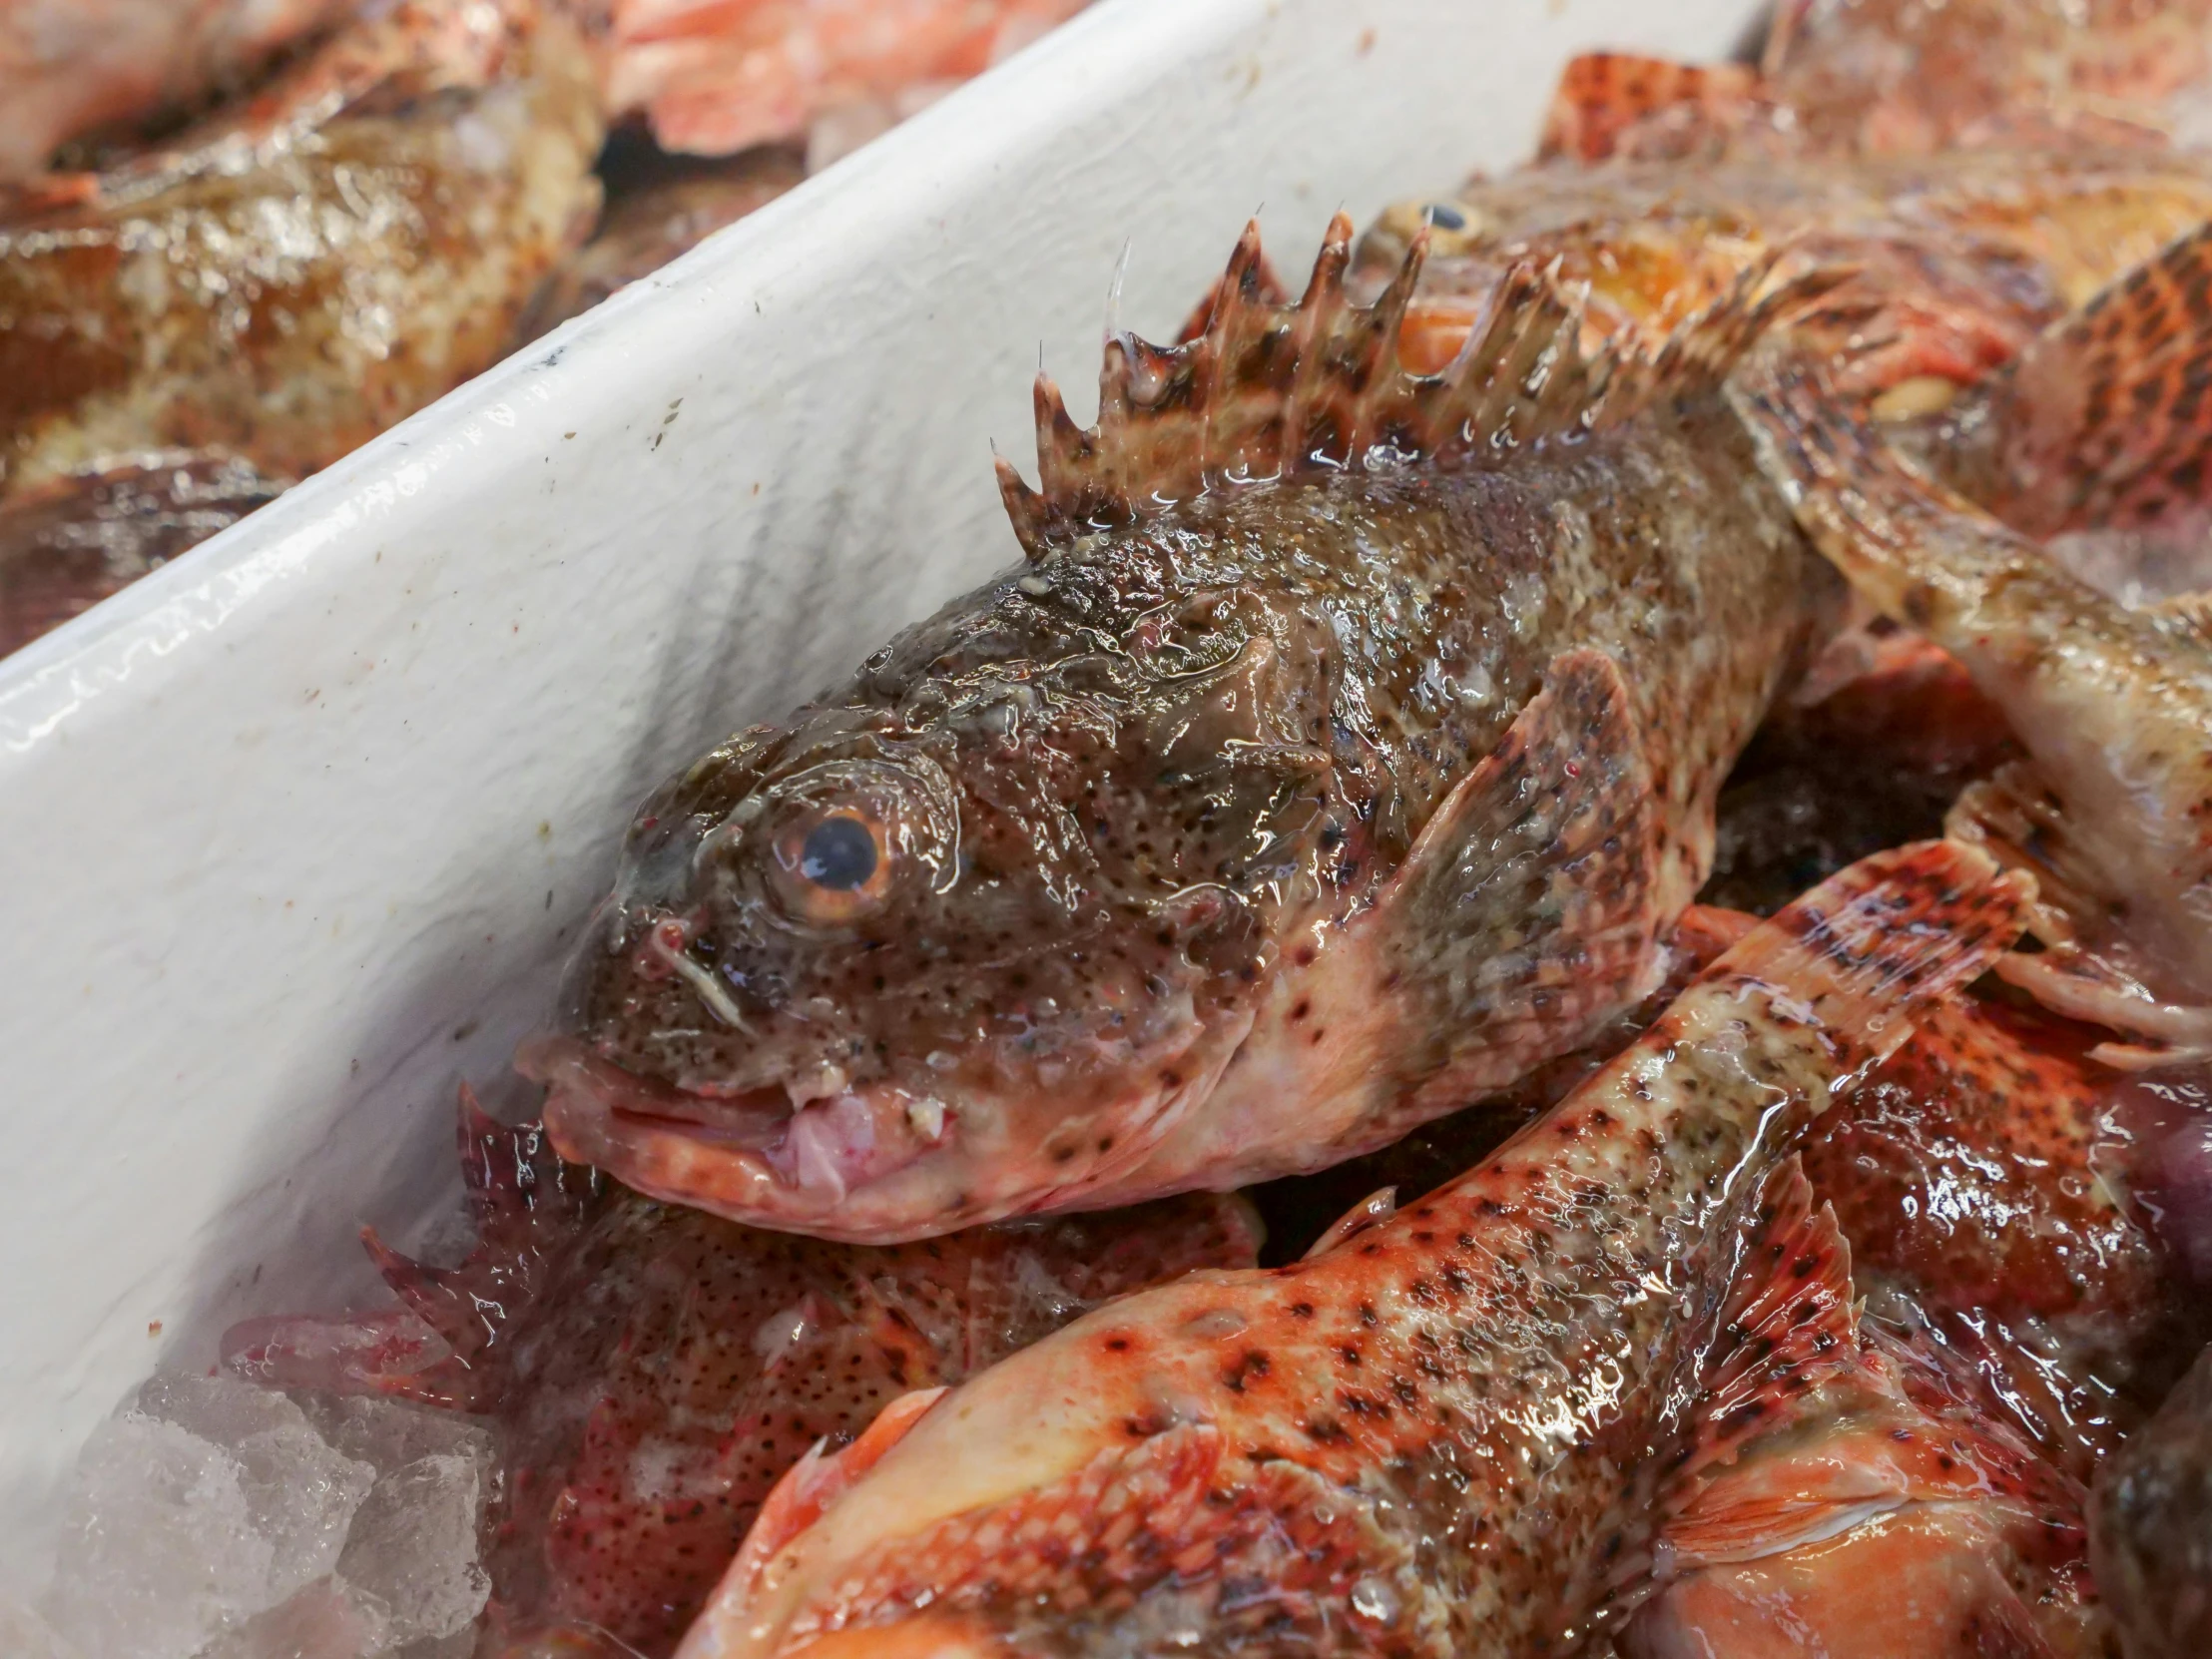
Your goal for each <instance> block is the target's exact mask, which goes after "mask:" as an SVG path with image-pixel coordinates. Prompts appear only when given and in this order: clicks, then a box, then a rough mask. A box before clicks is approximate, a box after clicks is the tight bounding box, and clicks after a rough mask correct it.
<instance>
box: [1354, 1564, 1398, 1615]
mask: <svg viewBox="0 0 2212 1659" xmlns="http://www.w3.org/2000/svg"><path fill="white" fill-rule="evenodd" d="M1352 1610H1353V1611H1354V1612H1355V1613H1357V1614H1359V1615H1360V1617H1362V1618H1363V1619H1368V1620H1371V1621H1373V1622H1374V1623H1376V1624H1390V1623H1393V1622H1395V1620H1396V1618H1397V1612H1398V1599H1397V1587H1396V1586H1395V1585H1393V1584H1392V1583H1391V1582H1390V1581H1389V1580H1388V1579H1386V1578H1383V1577H1379V1576H1378V1575H1377V1574H1375V1573H1372V1572H1371V1573H1369V1574H1368V1575H1367V1577H1365V1578H1363V1579H1361V1580H1360V1582H1359V1583H1357V1584H1355V1585H1353V1586H1352Z"/></svg>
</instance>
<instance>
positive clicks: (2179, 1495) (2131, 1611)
mask: <svg viewBox="0 0 2212 1659" xmlns="http://www.w3.org/2000/svg"><path fill="white" fill-rule="evenodd" d="M2089 1534H2090V1548H2091V1559H2092V1560H2093V1561H2094V1562H2095V1564H2096V1572H2097V1581H2098V1582H2099V1583H2100V1584H2102V1585H2103V1586H2104V1588H2105V1594H2106V1596H2107V1598H2108V1599H2109V1600H2110V1602H2111V1604H2112V1609H2113V1616H2114V1618H2115V1619H2116V1620H2117V1621H2118V1623H2119V1626H2120V1630H2121V1636H2122V1644H2121V1645H2122V1647H2123V1648H2124V1650H2125V1652H2126V1655H2127V1659H2184V1656H2186V1655H2194V1654H2199V1653H2204V1652H2207V1651H2212V1351H2208V1353H2207V1355H2205V1356H2201V1357H2199V1359H2198V1360H2197V1363H2196V1364H2195V1366H2193V1367H2192V1368H2191V1369H2190V1371H2189V1374H2188V1375H2187V1376H2186V1377H2185V1378H2183V1379H2182V1381H2181V1383H2180V1384H2179V1385H2178V1386H2177V1387H2175V1389H2174V1391H2173V1392H2172V1394H2171V1395H2170V1396H2168V1398H2167V1400H2166V1402H2165V1404H2164V1405H2162V1406H2161V1407H2160V1408H2159V1411H2158V1414H2157V1415H2156V1416H2155V1417H2153V1418H2152V1419H2151V1420H2150V1421H2149V1422H2148V1423H2146V1424H2145V1425H2144V1426H2143V1427H2142V1429H2141V1430H2139V1431H2138V1432H2137V1433H2136V1434H2135V1436H2134V1437H2133V1438H2132V1439H2130V1440H2129V1441H2128V1443H2127V1446H2126V1447H2125V1449H2123V1450H2122V1451H2121V1452H2120V1453H2119V1454H2118V1455H2117V1456H2116V1457H2114V1458H2113V1460H2112V1462H2111V1464H2110V1466H2108V1467H2107V1468H2105V1469H2104V1470H2103V1471H2102V1473H2101V1475H2100V1476H2099V1478H2098V1481H2097V1489H2096V1494H2095V1498H2094V1501H2093V1504H2092V1506H2091V1510H2090V1522H2089Z"/></svg>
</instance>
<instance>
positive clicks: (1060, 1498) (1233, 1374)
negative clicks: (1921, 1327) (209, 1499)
mask: <svg viewBox="0 0 2212 1659" xmlns="http://www.w3.org/2000/svg"><path fill="white" fill-rule="evenodd" d="M2024 890H2025V889H2024V884H2020V883H2017V882H2016V881H2015V879H2014V878H2012V877H2008V876H2001V875H1999V874H1998V873H1997V871H1996V866H1995V864H1994V862H1993V861H1992V860H1990V859H1989V858H1988V857H1987V856H1986V855H1984V854H1981V853H1978V852H1975V851H1972V850H1970V849H1965V848H1961V847H1957V846H1954V845H1951V844H1949V843H1941V842H1930V843H1922V844H1920V845H1918V846H1915V847H1912V848H1907V849H1903V850H1901V851H1899V852H1894V853H1885V854H1880V855H1877V856H1876V857H1875V858H1871V859H1868V860H1866V861H1864V862H1863V863H1861V864H1859V865H1856V866H1854V867H1853V869H1851V870H1849V871H1846V872H1845V873H1844V874H1842V875H1840V876H1838V877H1836V878H1834V879H1832V880H1831V881H1830V882H1828V883H1826V884H1824V885H1823V886H1822V887H1821V888H1819V889H1817V890H1816V891H1815V892H1814V893H1813V894H1810V895H1808V896H1807V897H1806V898H1804V899H1801V900H1800V901H1799V902H1798V903H1797V904H1794V905H1793V906H1791V907H1790V908H1789V909H1787V910H1785V911H1784V912H1782V914H1781V915H1780V916H1778V917H1777V918H1776V919H1775V920H1774V921H1772V922H1768V923H1765V924H1762V925H1761V926H1760V927H1759V928H1757V929H1755V930H1754V931H1753V932H1752V933H1751V934H1750V935H1748V936H1747V937H1746V938H1745V939H1744V940H1743V941H1742V942H1741V943H1739V944H1738V945H1737V946H1735V947H1733V948H1732V949H1731V950H1730V951H1729V952H1728V953H1727V954H1726V955H1724V956H1723V957H1722V958H1721V959H1720V961H1719V962H1718V963H1717V964H1716V965H1715V966H1714V968H1713V969H1712V970H1710V971H1709V972H1708V973H1707V974H1706V975H1705V976H1703V977H1702V978H1701V979H1699V980H1698V981H1696V982H1695V983H1693V984H1692V985H1691V986H1690V987H1689V988H1688V989H1687V990H1686V991H1685V992H1684V993H1683V994H1682V996H1681V997H1679V998H1678V999H1677V1000H1676V1001H1675V1003H1674V1005H1673V1007H1672V1008H1671V1009H1670V1010H1669V1012H1668V1013H1667V1014H1666V1015H1665V1016H1664V1017H1663V1018H1662V1019H1661V1020H1660V1021H1659V1022H1658V1024H1657V1025H1655V1026H1654V1027H1653V1028H1652V1029H1651V1030H1650V1031H1649V1032H1647V1033H1645V1034H1644V1036H1643V1037H1641V1038H1640V1039H1639V1040H1638V1041H1637V1042H1636V1043H1635V1044H1634V1045H1632V1046H1631V1047H1630V1048H1629V1049H1628V1050H1627V1051H1626V1052H1625V1053H1624V1054H1622V1055H1621V1056H1620V1057H1619V1058H1618V1059H1616V1060H1614V1061H1613V1062H1612V1063H1610V1064H1609V1065H1607V1066H1606V1067H1605V1068H1603V1069H1602V1070H1601V1071H1600V1072H1599V1073H1597V1074H1596V1076H1594V1077H1593V1078H1592V1079H1591V1080H1590V1081H1589V1082H1587V1083H1585V1084H1584V1085H1583V1086H1582V1087H1581V1088H1579V1089H1577V1090H1576V1091H1575V1093H1573V1094H1572V1095H1570V1096H1569V1097H1568V1098H1567V1099H1566V1100H1565V1101H1564V1102H1562V1103H1561V1105H1559V1106H1558V1107H1556V1108H1554V1109H1553V1110H1552V1111H1551V1112H1549V1113H1547V1114H1546V1115H1545V1116H1543V1117H1542V1118H1540V1119H1538V1120H1537V1121H1536V1123H1535V1124H1533V1125H1532V1126H1531V1127H1530V1128H1529V1129H1527V1130H1526V1131H1524V1132H1523V1133H1522V1134H1521V1135H1520V1136H1518V1137H1516V1138H1515V1139H1514V1140H1513V1141H1512V1142H1511V1143H1509V1144H1508V1145H1507V1146H1506V1147H1505V1148H1503V1149H1502V1150H1500V1151H1499V1152H1498V1153H1496V1154H1495V1155H1493V1156H1492V1157H1491V1158H1490V1159H1489V1160H1487V1161H1486V1162H1485V1163H1484V1164H1482V1165H1481V1166H1479V1167H1478V1168H1476V1169H1475V1170H1474V1171H1472V1172H1470V1173H1469V1174H1467V1175H1465V1176H1463V1177H1462V1178H1460V1179H1459V1180H1457V1181H1455V1182H1453V1183H1451V1184H1449V1185H1447V1186H1446V1187H1444V1188H1442V1189H1440V1190H1439V1191H1437V1192H1436V1193H1434V1194H1431V1195H1430V1196H1429V1197H1428V1198H1426V1199H1424V1200H1422V1201H1421V1202H1420V1203H1418V1204H1415V1205H1414V1206H1413V1207H1412V1208H1410V1209H1408V1210H1406V1211H1404V1212H1401V1213H1400V1214H1398V1215H1397V1216H1395V1217H1392V1218H1391V1219H1390V1220H1388V1221H1386V1222H1383V1223H1382V1224H1380V1225H1377V1226H1375V1227H1372V1228H1370V1229H1368V1230H1366V1231H1363V1232H1358V1233H1356V1234H1354V1235H1353V1236H1352V1237H1350V1238H1349V1239H1347V1240H1346V1241H1345V1242H1343V1243H1342V1244H1339V1245H1337V1246H1336V1247H1335V1248H1333V1249H1330V1250H1328V1251H1326V1252H1325V1253H1323V1254H1322V1255H1320V1256H1317V1257H1314V1258H1312V1259H1310V1260H1307V1261H1304V1262H1301V1263H1298V1264H1295V1265H1293V1266H1290V1267H1286V1268H1280V1269H1275V1270H1272V1271H1267V1272H1254V1273H1205V1274H1199V1275H1196V1276H1193V1277H1192V1278H1190V1279H1187V1280H1185V1281H1183V1282H1181V1283H1179V1284H1177V1285H1174V1286H1172V1287H1167V1288H1164V1289H1161V1290H1157V1291H1153V1292H1149V1293H1145V1294H1143V1295H1140V1296H1137V1297H1132V1298H1129V1299H1127V1300H1125V1301H1122V1302H1119V1303H1116V1304H1114V1305H1112V1306H1111V1307H1108V1308H1105V1309H1102V1310H1100V1311H1098V1312H1097V1313H1095V1314H1093V1315H1091V1316H1089V1317H1087V1318H1085V1319H1084V1320H1081V1321H1079V1322H1077V1323H1076V1324H1075V1325H1073V1326H1071V1327H1069V1328H1068V1329H1067V1330H1065V1331H1063V1332H1062V1333H1060V1334H1059V1335H1058V1336H1056V1337H1053V1338H1050V1339H1047V1340H1046V1341H1045V1342H1043V1343H1040V1344H1039V1345H1037V1346H1036V1347H1034V1348H1031V1349H1029V1350H1026V1351H1024V1352H1023V1353H1022V1354H1021V1355H1018V1356H1016V1357H1015V1358H1014V1359H1012V1360H1010V1361H1008V1362H1006V1363H1005V1364H1003V1365H1001V1366H999V1367H998V1368H996V1369H995V1370H993V1371H991V1372H988V1373H985V1374H983V1375H982V1376H981V1377H979V1378H977V1379H975V1380H973V1381H971V1382H970V1383H966V1384H964V1385H963V1386H961V1387H959V1388H956V1389H954V1390H953V1391H952V1392H950V1393H949V1394H946V1395H944V1396H942V1397H941V1398H936V1397H934V1396H932V1397H931V1399H929V1400H922V1399H917V1400H916V1401H915V1403H914V1406H913V1407H912V1408H911V1409H909V1410H908V1411H905V1412H903V1413H900V1414H899V1415H898V1416H897V1417H896V1419H895V1421H894V1423H893V1425H892V1426H891V1427H890V1428H888V1429H886V1430H884V1431H883V1432H882V1433H881V1434H879V1435H878V1434H877V1433H875V1431H872V1430H871V1433H870V1435H869V1436H868V1437H866V1438H865V1439H863V1441H861V1442H859V1443H856V1444H855V1446H854V1447H852V1448H851V1450H850V1451H848V1452H845V1453H840V1454H838V1455H837V1456H835V1457H831V1458H825V1457H822V1456H820V1455H818V1456H816V1457H813V1458H811V1459H809V1460H808V1461H807V1462H806V1463H803V1464H802V1465H801V1466H800V1468H799V1469H797V1470H795V1471H794V1472H793V1474H791V1475H788V1476H787V1477H786V1479H785V1482H784V1484H783V1485H782V1486H781V1487H780V1488H779V1490H778V1493H777V1494H775V1495H772V1496H771V1498H770V1500H769V1502H768V1504H767V1505H766V1506H764V1509H763V1512H762V1518H761V1521H760V1522H759V1523H758V1526H757V1528H756V1530H755V1533H754V1535H753V1536H752V1538H750V1539H749V1540H748V1543H747V1546H746V1549H745V1551H744V1553H743V1554H742V1555H741V1556H740V1558H739V1560H738V1561H737V1563H736V1564H735V1565H734V1566H733V1567H732V1569H731V1572H730V1574H729V1576H728V1577H727V1578H726V1579H725V1580H724V1583H723V1586H722V1588H721V1589H720V1590H719V1591H718V1592H717V1596H716V1598H715V1600H714V1601H713V1602H711V1603H710V1604H709V1607H708V1609H707V1611H706V1612H705V1613H704V1614H703V1615H702V1616H701V1619H700V1622H699V1623H698V1624H696V1625H695V1626H694V1627H693V1630H692V1632H691V1634H690V1635H689V1636H688V1637H687V1638H686V1645H685V1647H684V1648H683V1650H682V1653H683V1655H684V1659H709V1656H713V1659H740V1656H745V1659H753V1656H760V1655H769V1654H783V1655H800V1654H805V1655H807V1656H808V1659H832V1656H843V1655H868V1656H874V1655H882V1654H891V1653H898V1654H910V1655H933V1656H938V1659H953V1656H955V1655H967V1654H974V1653H981V1652H986V1651H988V1652H1007V1653H1022V1654H1059V1653H1073V1652H1082V1653H1099V1652H1112V1653H1128V1654H1132V1655H1139V1654H1150V1653H1164V1652H1170V1651H1177V1650H1180V1649H1183V1648H1187V1647H1189V1646H1192V1645H1197V1646H1199V1647H1201V1648H1202V1649H1204V1650H1205V1651H1210V1652H1224V1651H1242V1652H1251V1653H1291V1652H1299V1653H1316V1652H1318V1653H1366V1654H1408V1655H1411V1654H1436V1655H1442V1654H1447V1653H1448V1654H1461V1655H1477V1654H1496V1655H1505V1654H1518V1655H1527V1654H1538V1653H1564V1652H1568V1651H1572V1650H1574V1649H1575V1648H1576V1647H1577V1646H1579V1645H1580V1644H1581V1643H1582V1642H1583V1641H1584V1640H1585V1639H1586V1638H1587V1637H1588V1636H1589V1635H1590V1634H1591V1633H1592V1632H1593V1630H1596V1629H1600V1628H1604V1627H1607V1626H1609V1625H1611V1624H1612V1623H1614V1622H1616V1621H1617V1619H1618V1618H1619V1617H1621V1616H1623V1615H1624V1614H1625V1613H1626V1612H1627V1611H1628V1610H1629V1609H1630V1607H1631V1605H1632V1604H1633V1601H1634V1586H1635V1585H1636V1583H1637V1581H1638V1580H1640V1579H1641V1578H1643V1577H1644V1576H1645V1575H1646V1574H1647V1572H1648V1567H1649V1556H1648V1550H1649V1546H1650V1542H1651V1537H1652V1532H1653V1528H1654V1526H1655V1524H1656V1521H1657V1519H1658V1517H1659V1515H1660V1513H1661V1511H1660V1506H1659V1504H1658V1502H1657V1501H1656V1500H1657V1499H1658V1498H1659V1496H1660V1495H1661V1494H1662V1492H1664V1491H1666V1490H1668V1489H1670V1488H1671V1487H1672V1486H1673V1485H1674V1484H1675V1483H1678V1482H1681V1481H1683V1480H1685V1479H1689V1480H1692V1481H1694V1479H1695V1478H1696V1476H1697V1474H1698V1472H1699V1471H1700V1470H1701V1469H1703V1468H1706V1467H1708V1466H1713V1465H1717V1464H1718V1463H1721V1462H1724V1461H1725V1460H1726V1459H1727V1458H1728V1457H1729V1456H1730V1455H1732V1454H1733V1450H1734V1448H1735V1446H1736V1445H1738V1444H1739V1443H1741V1441H1742V1440H1743V1439H1744V1438H1745V1437H1746V1436H1747V1435H1749V1434H1752V1433H1754V1432H1756V1431H1757V1430H1758V1429H1759V1428H1760V1427H1761V1426H1762V1425H1763V1424H1764V1422H1765V1421H1766V1420H1768V1418H1769V1416H1770V1414H1771V1413H1772V1412H1773V1410H1774V1408H1775V1405H1776V1404H1777V1402H1778V1401H1780V1400H1783V1399H1787V1398H1788V1397H1790V1396H1791V1395H1792V1394H1794V1393H1797V1392H1800V1391H1803V1390H1807V1389H1810V1388H1812V1387H1814V1386H1815V1385H1816V1384H1817V1383H1818V1381H1819V1379H1820V1378H1821V1377H1822V1376H1823V1375H1824V1368H1826V1367H1828V1366H1830V1365H1832V1364H1835V1363H1840V1358H1841V1357H1842V1356H1843V1355H1845V1354H1846V1353H1847V1352H1848V1344H1847V1339H1848V1338H1849V1335H1850V1327H1849V1323H1848V1315H1849V1310H1850V1305H1851V1296H1850V1283H1849V1269H1848V1256H1847V1254H1846V1252H1845V1250H1844V1247H1843V1244H1842V1240H1841V1238H1840V1236H1839V1235H1838V1234H1837V1233H1836V1231H1835V1226H1834V1220H1833V1217H1832V1216H1831V1215H1829V1214H1828V1213H1827V1212H1825V1211H1823V1212H1820V1213H1818V1214H1816V1213H1815V1212H1814V1211H1813V1209H1812V1204H1811V1197H1810V1192H1809V1189H1808V1188H1807V1185H1806V1183H1805V1180H1804V1177H1803V1175H1802V1173H1801V1172H1800V1171H1799V1170H1798V1169H1797V1166H1796V1163H1795V1160H1794V1158H1793V1157H1792V1155H1791V1154H1792V1148H1793V1147H1794V1146H1795V1145H1796V1144H1797V1142H1798V1141H1799V1140H1800V1138H1801V1137H1802V1136H1803V1134H1804V1132H1805V1130H1806V1129H1807V1128H1808V1127H1809V1125H1810V1124H1811V1122H1812V1121H1813V1119H1814V1118H1815V1117H1816V1116H1818V1115H1819V1113H1820V1111H1821V1110H1822V1109H1824V1108H1825V1106H1826V1104H1827V1102H1828V1100H1829V1097H1830V1093H1831V1090H1832V1089H1833V1088H1835V1087H1836V1086H1837V1085H1838V1082H1839V1079H1843V1078H1848V1077H1850V1076H1853V1075H1856V1074H1857V1073H1858V1072H1860V1071H1861V1070H1863V1069H1864V1068H1866V1067H1868V1066H1871V1065H1873V1064H1875V1063H1878V1062H1879V1060H1880V1059H1881V1058H1882V1057H1883V1056H1884V1055H1886V1054H1887V1053H1888V1052H1890V1051H1892V1050H1894V1049H1895V1048H1896V1047H1897V1046H1898V1045H1899V1044H1901V1043H1902V1042H1904V1041H1905V1040H1906V1038H1907V1036H1908V1035H1909V1034H1910V1032H1911V1030H1912V1026H1913V1022H1914V1020H1915V1019H1916V1018H1917V1017H1918V1016H1919V1015H1920V1014H1921V1013H1922V1012H1923V1011H1925V1010H1926V1009H1927V1008H1928V1007H1929V1006H1931V1005H1932V1004H1934V1003H1936V1001H1937V1000H1939V999H1940V998H1941V997H1942V996H1944V995H1947V994H1949V992H1950V991H1952V990H1954V989H1955V988H1956V987H1957V986H1958V985H1959V984H1960V983H1962V982H1963V981H1965V980H1968V979H1970V978H1972V977H1973V976H1974V975H1976V974H1978V973H1979V972H1980V971H1981V970H1982V968H1983V967H1985V966H1986V964H1987V963H1988V961H1989V960H1991V959H1992V958H1993V956H1994V955H1996V954H1997V953H1998V952H2000V951H2001V950H2002V949H2003V948H2004V947H2005V945H2006V944H2007V943H2008V942H2009V941H2010V939H2011V937H2012V936H2013V934H2014V933H2015V932H2016V931H2017V929H2018V926H2019V924H2020V918H2021V908H2022V894H2023V892H2024ZM1711 1400H1717V1401H1720V1402H1721V1406H1722V1408H1721V1409H1719V1410H1718V1411H1708V1410H1707V1409H1706V1404H1707V1402H1708V1401H1711Z"/></svg>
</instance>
